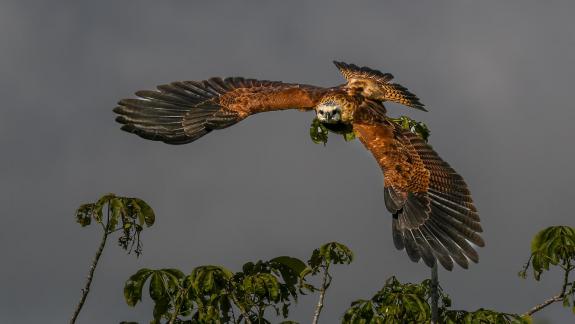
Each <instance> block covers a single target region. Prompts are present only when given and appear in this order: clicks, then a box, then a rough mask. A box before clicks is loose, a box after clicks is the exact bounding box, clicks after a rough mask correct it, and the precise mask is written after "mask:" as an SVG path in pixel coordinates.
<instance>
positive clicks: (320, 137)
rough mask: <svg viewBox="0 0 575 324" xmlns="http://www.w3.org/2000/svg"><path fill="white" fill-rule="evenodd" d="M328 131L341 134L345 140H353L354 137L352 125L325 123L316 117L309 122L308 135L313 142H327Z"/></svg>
mask: <svg viewBox="0 0 575 324" xmlns="http://www.w3.org/2000/svg"><path fill="white" fill-rule="evenodd" d="M330 132H331V133H335V134H339V135H341V136H343V139H344V140H345V141H346V142H349V141H353V140H354V139H355V133H354V132H353V126H352V125H350V124H344V123H337V124H327V123H322V122H320V121H319V119H317V118H314V119H313V121H312V122H311V125H310V128H309V136H310V137H311V140H312V141H313V142H314V143H315V144H323V145H325V144H327V139H328V135H329V133H330Z"/></svg>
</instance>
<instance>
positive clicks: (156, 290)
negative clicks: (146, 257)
mask: <svg viewBox="0 0 575 324" xmlns="http://www.w3.org/2000/svg"><path fill="white" fill-rule="evenodd" d="M162 279H163V278H162V273H161V272H160V271H154V273H153V274H152V276H151V278H150V298H152V299H153V300H154V301H158V300H160V299H163V298H164V296H165V295H166V291H165V289H164V284H163V282H162Z"/></svg>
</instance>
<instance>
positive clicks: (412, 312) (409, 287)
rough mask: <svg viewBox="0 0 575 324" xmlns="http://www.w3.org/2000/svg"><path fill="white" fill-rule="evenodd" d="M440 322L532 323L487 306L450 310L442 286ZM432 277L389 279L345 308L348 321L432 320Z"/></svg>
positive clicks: (354, 323) (347, 323)
mask: <svg viewBox="0 0 575 324" xmlns="http://www.w3.org/2000/svg"><path fill="white" fill-rule="evenodd" d="M439 300H440V305H439V314H440V315H439V316H440V321H439V322H440V323H447V324H456V323H470V324H471V323H493V324H506V323H529V320H528V319H524V318H521V317H519V316H518V315H514V314H507V313H499V312H495V311H491V310H486V309H479V310H477V311H474V312H467V311H456V310H449V307H450V306H451V299H450V298H449V296H447V295H446V294H445V293H444V292H443V290H442V289H441V287H439ZM430 303H431V280H424V281H422V282H421V283H419V284H413V283H405V284H404V283H401V282H399V281H398V280H397V278H395V277H391V278H389V279H387V281H386V282H385V285H384V286H383V288H382V289H381V290H380V291H378V292H377V293H376V294H375V295H374V296H373V297H372V298H371V299H369V300H365V299H360V300H356V301H354V302H353V303H352V304H351V307H350V308H349V309H348V310H347V311H346V312H345V314H344V317H343V321H342V323H345V324H388V323H389V324H392V323H429V322H430V321H431V307H430Z"/></svg>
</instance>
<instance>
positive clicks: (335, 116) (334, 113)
mask: <svg viewBox="0 0 575 324" xmlns="http://www.w3.org/2000/svg"><path fill="white" fill-rule="evenodd" d="M315 113H316V115H317V119H319V121H320V122H322V123H338V122H340V121H341V106H340V105H339V104H338V103H337V102H335V101H332V100H328V101H325V102H322V103H320V104H319V105H318V106H317V107H315Z"/></svg>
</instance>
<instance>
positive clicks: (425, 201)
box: [114, 62, 484, 270]
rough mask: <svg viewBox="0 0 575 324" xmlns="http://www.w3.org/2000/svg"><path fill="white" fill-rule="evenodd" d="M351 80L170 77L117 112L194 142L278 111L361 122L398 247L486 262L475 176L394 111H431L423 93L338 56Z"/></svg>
mask: <svg viewBox="0 0 575 324" xmlns="http://www.w3.org/2000/svg"><path fill="white" fill-rule="evenodd" d="M334 63H335V65H336V66H337V68H338V69H339V70H340V72H341V73H342V74H343V76H344V77H345V79H346V80H347V83H345V84H342V85H339V86H335V87H331V88H324V87H317V86H313V85H306V84H297V83H283V82H278V81H260V80H254V79H245V78H240V77H234V78H225V79H221V78H211V79H209V80H204V81H181V82H172V83H170V84H166V85H160V86H158V87H157V90H143V91H138V92H136V96H137V97H139V98H136V99H123V100H121V101H120V102H119V103H118V106H117V107H116V108H115V109H114V112H115V113H117V114H118V117H117V118H116V121H118V122H119V123H121V124H123V126H122V129H123V130H125V131H127V132H130V133H134V134H137V135H139V136H141V137H143V138H145V139H149V140H154V141H162V142H165V143H168V144H185V143H190V142H193V141H195V140H197V139H198V138H200V137H202V136H204V135H206V134H207V133H209V132H211V131H213V130H216V129H222V128H226V127H229V126H231V125H233V124H235V123H237V122H240V121H241V120H243V119H245V118H247V117H248V116H250V115H253V114H256V113H260V112H266V111H275V110H286V109H299V110H315V113H316V116H317V118H318V120H319V121H320V122H322V123H325V124H347V125H351V127H352V128H353V132H354V133H355V135H356V136H357V137H358V138H359V139H360V141H361V142H362V143H363V145H364V146H365V147H366V148H367V149H368V150H369V151H370V152H371V153H372V154H373V156H374V157H375V159H376V160H377V162H378V164H379V165H380V166H381V168H382V171H383V174H384V200H385V205H386V208H387V209H388V210H389V211H390V212H391V213H392V235H393V242H394V244H395V246H396V248H398V249H400V250H402V249H405V250H406V251H407V254H408V256H409V258H410V259H411V260H412V261H414V262H417V261H419V260H420V259H423V261H424V262H425V264H427V265H428V266H430V267H431V266H433V265H434V264H435V262H436V261H438V262H439V263H440V264H441V265H442V266H443V267H444V268H445V269H447V270H451V269H452V268H453V264H454V262H455V263H457V264H458V265H459V266H461V267H463V268H467V267H468V265H469V260H471V261H473V262H478V261H479V257H478V254H477V252H476V250H475V248H474V245H475V246H484V241H483V239H482V238H481V236H480V235H479V234H478V233H480V232H482V229H481V225H480V223H479V221H480V220H479V215H478V213H477V209H476V208H475V206H474V204H473V200H472V199H471V193H470V192H469V190H468V188H467V185H466V184H465V181H464V180H463V178H462V177H461V176H460V175H459V174H457V173H456V172H455V171H454V170H453V169H452V168H451V167H450V166H449V164H447V163H446V162H445V161H443V160H442V159H441V158H440V157H439V156H438V155H437V153H435V151H434V150H433V149H432V148H431V146H429V145H427V143H426V142H425V141H424V140H423V139H422V138H420V137H419V136H418V135H416V134H414V133H412V132H410V131H409V130H405V129H404V128H402V127H401V126H399V125H397V124H396V123H395V122H394V121H392V120H391V119H390V118H389V117H387V116H386V109H385V107H384V102H386V101H391V102H396V103H399V104H402V105H405V106H408V107H411V108H415V109H419V110H424V111H425V107H424V105H423V104H422V103H421V102H420V101H419V99H418V98H417V96H415V95H414V94H413V93H411V92H410V91H409V90H407V89H406V88H405V87H403V86H401V85H399V84H397V83H392V82H391V81H392V79H393V75H391V74H389V73H382V72H379V71H377V70H373V69H370V68H368V67H358V66H356V65H354V64H346V63H343V62H334Z"/></svg>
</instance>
